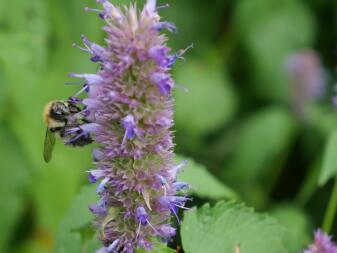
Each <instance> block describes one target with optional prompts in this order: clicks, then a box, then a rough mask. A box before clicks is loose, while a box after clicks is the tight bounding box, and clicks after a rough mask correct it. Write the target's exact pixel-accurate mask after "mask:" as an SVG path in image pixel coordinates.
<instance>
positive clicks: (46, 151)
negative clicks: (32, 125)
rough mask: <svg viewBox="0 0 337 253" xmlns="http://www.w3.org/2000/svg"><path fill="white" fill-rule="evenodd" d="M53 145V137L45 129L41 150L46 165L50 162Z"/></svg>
mask: <svg viewBox="0 0 337 253" xmlns="http://www.w3.org/2000/svg"><path fill="white" fill-rule="evenodd" d="M54 145H55V135H54V134H53V133H52V132H51V131H50V130H49V129H48V128H47V130H46V136H45V138H44V148H43V158H44V161H45V162H46V163H47V162H49V161H50V160H51V156H52V152H53V148H54Z"/></svg>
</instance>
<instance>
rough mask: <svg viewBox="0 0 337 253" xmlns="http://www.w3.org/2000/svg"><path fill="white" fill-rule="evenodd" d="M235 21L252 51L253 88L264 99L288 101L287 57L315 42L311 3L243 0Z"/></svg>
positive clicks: (246, 45) (245, 44) (238, 7)
mask: <svg viewBox="0 0 337 253" xmlns="http://www.w3.org/2000/svg"><path fill="white" fill-rule="evenodd" d="M234 20H235V21H234V23H235V24H236V27H237V30H238V32H239V34H240V36H241V37H242V41H243V43H244V46H245V47H246V49H247V51H248V54H249V58H248V60H250V66H251V68H250V70H251V73H252V75H253V78H254V81H255V82H254V83H253V85H254V86H253V88H254V89H255V90H256V92H257V93H258V94H259V95H260V96H262V97H264V98H268V99H274V100H280V101H284V102H288V100H289V99H290V98H291V97H290V96H289V94H290V92H291V86H290V85H289V82H288V79H287V72H286V60H287V57H288V56H289V54H291V53H293V52H295V51H297V50H299V49H302V48H306V47H310V46H312V43H313V41H314V34H315V32H314V30H315V26H314V21H313V17H312V14H311V13H310V12H309V10H308V9H307V6H306V5H305V4H304V3H302V2H301V1H293V0H284V1H278V0H241V1H238V2H237V8H236V10H235V18H234ZM293 24H296V26H295V25H293ZM298 31H301V32H298Z"/></svg>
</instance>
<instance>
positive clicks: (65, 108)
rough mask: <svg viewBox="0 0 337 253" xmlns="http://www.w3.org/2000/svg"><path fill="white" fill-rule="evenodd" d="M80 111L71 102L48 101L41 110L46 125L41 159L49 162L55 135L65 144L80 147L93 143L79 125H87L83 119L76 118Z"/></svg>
mask: <svg viewBox="0 0 337 253" xmlns="http://www.w3.org/2000/svg"><path fill="white" fill-rule="evenodd" d="M81 111H82V110H81V109H80V108H79V107H78V106H76V104H75V103H73V102H71V101H63V100H55V101H50V102H49V103H48V104H47V105H46V106H45V107H44V110H43V119H44V121H45V123H46V124H47V130H46V135H45V139H44V149H43V158H44V160H45V162H49V161H50V160H51V158H52V151H53V148H54V145H55V134H58V135H59V136H60V137H61V138H62V140H64V141H65V144H67V145H72V146H77V147H82V146H85V145H87V144H90V143H91V142H93V140H92V138H91V136H90V135H89V134H88V133H86V134H85V133H83V130H82V129H81V127H80V126H81V125H82V124H85V123H88V121H87V120H85V119H84V118H83V117H78V115H80V113H81Z"/></svg>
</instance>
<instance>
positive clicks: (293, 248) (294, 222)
mask: <svg viewBox="0 0 337 253" xmlns="http://www.w3.org/2000/svg"><path fill="white" fill-rule="evenodd" d="M271 215H272V216H273V217H275V218H276V219H277V220H278V221H279V222H280V223H281V224H282V225H283V226H284V227H285V228H286V234H285V237H284V245H285V246H286V247H287V249H288V250H289V252H300V251H301V250H302V249H304V248H305V246H306V245H308V243H309V242H310V238H311V231H312V229H313V228H312V227H311V224H310V220H309V218H308V216H307V215H306V214H305V213H304V212H303V211H302V210H301V209H299V208H297V207H295V206H292V205H286V204H283V205H281V206H278V207H275V208H274V209H273V210H272V212H271Z"/></svg>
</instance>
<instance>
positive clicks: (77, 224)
mask: <svg viewBox="0 0 337 253" xmlns="http://www.w3.org/2000/svg"><path fill="white" fill-rule="evenodd" d="M96 201H97V196H96V192H95V187H94V186H85V187H83V188H82V190H81V192H80V193H79V194H78V195H77V197H76V198H75V199H74V201H73V203H72V205H71V207H70V209H69V211H68V212H67V214H66V215H65V217H64V218H63V220H62V222H61V225H60V229H59V231H58V233H57V236H56V245H55V250H54V253H89V252H90V253H91V252H94V250H97V249H98V248H99V247H100V243H99V242H98V240H97V239H96V238H95V237H92V235H93V234H94V233H93V231H92V230H91V228H90V225H88V224H90V222H91V221H92V219H93V216H92V214H91V213H90V211H89V209H88V206H89V204H92V203H95V202H96Z"/></svg>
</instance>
